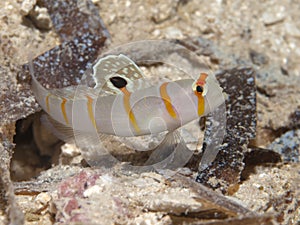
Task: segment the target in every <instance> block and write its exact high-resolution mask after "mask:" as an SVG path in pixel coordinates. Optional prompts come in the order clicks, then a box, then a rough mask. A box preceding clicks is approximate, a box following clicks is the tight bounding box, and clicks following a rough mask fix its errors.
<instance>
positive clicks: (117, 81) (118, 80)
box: [109, 77, 127, 88]
mask: <svg viewBox="0 0 300 225" xmlns="http://www.w3.org/2000/svg"><path fill="white" fill-rule="evenodd" d="M109 80H110V82H111V83H112V84H113V85H114V86H115V87H116V88H123V87H125V86H126V85H127V81H126V80H125V79H124V78H122V77H111V78H110V79H109Z"/></svg>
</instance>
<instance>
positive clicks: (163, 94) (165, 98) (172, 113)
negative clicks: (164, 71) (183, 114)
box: [159, 82, 177, 119]
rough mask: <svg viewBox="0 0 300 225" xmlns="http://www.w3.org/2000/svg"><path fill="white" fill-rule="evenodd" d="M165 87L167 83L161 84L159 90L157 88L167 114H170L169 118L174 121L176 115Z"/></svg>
mask: <svg viewBox="0 0 300 225" xmlns="http://www.w3.org/2000/svg"><path fill="white" fill-rule="evenodd" d="M167 85H168V82H166V83H163V84H162V85H161V86H160V88H159V91H160V96H161V98H162V100H163V101H164V103H165V106H166V109H167V111H168V113H169V114H170V116H171V117H173V118H174V119H176V118H177V114H176V112H175V110H174V108H173V106H172V104H171V99H170V96H169V95H168V92H167Z"/></svg>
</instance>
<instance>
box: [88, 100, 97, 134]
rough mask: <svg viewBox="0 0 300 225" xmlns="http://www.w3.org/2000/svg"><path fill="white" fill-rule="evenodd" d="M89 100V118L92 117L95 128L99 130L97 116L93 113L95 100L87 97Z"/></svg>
mask: <svg viewBox="0 0 300 225" xmlns="http://www.w3.org/2000/svg"><path fill="white" fill-rule="evenodd" d="M86 98H87V100H88V101H87V110H88V113H89V117H90V120H91V122H92V124H93V126H94V127H95V129H97V125H96V120H95V116H94V112H93V99H92V98H91V97H90V96H88V95H87V96H86Z"/></svg>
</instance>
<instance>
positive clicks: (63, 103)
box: [60, 98, 69, 125]
mask: <svg viewBox="0 0 300 225" xmlns="http://www.w3.org/2000/svg"><path fill="white" fill-rule="evenodd" d="M66 102H67V99H65V98H62V102H61V105H60V107H61V112H62V114H63V116H64V119H65V122H66V124H67V125H69V120H68V117H67V113H66Z"/></svg>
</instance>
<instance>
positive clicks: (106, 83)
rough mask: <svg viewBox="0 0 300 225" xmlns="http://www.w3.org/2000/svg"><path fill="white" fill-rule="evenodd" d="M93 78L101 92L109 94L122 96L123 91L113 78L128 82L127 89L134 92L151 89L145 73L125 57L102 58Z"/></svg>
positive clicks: (94, 70)
mask: <svg viewBox="0 0 300 225" xmlns="http://www.w3.org/2000/svg"><path fill="white" fill-rule="evenodd" d="M91 76H92V77H93V79H94V81H95V83H96V86H95V89H100V90H101V92H104V94H105V95H107V94H120V93H121V91H120V89H119V88H117V87H116V86H115V85H114V84H113V83H112V80H111V78H112V77H120V78H123V79H124V80H125V81H126V82H127V85H126V88H127V89H128V91H130V92H134V91H136V90H139V89H141V88H146V87H149V86H150V84H149V83H148V82H146V79H145V77H144V74H143V71H142V70H141V69H140V68H139V67H138V66H137V65H136V64H135V63H134V62H133V61H132V60H131V59H129V58H128V57H127V56H125V55H122V54H120V55H108V56H106V57H104V58H100V59H99V60H98V61H97V62H96V63H95V65H94V66H93V74H91Z"/></svg>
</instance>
